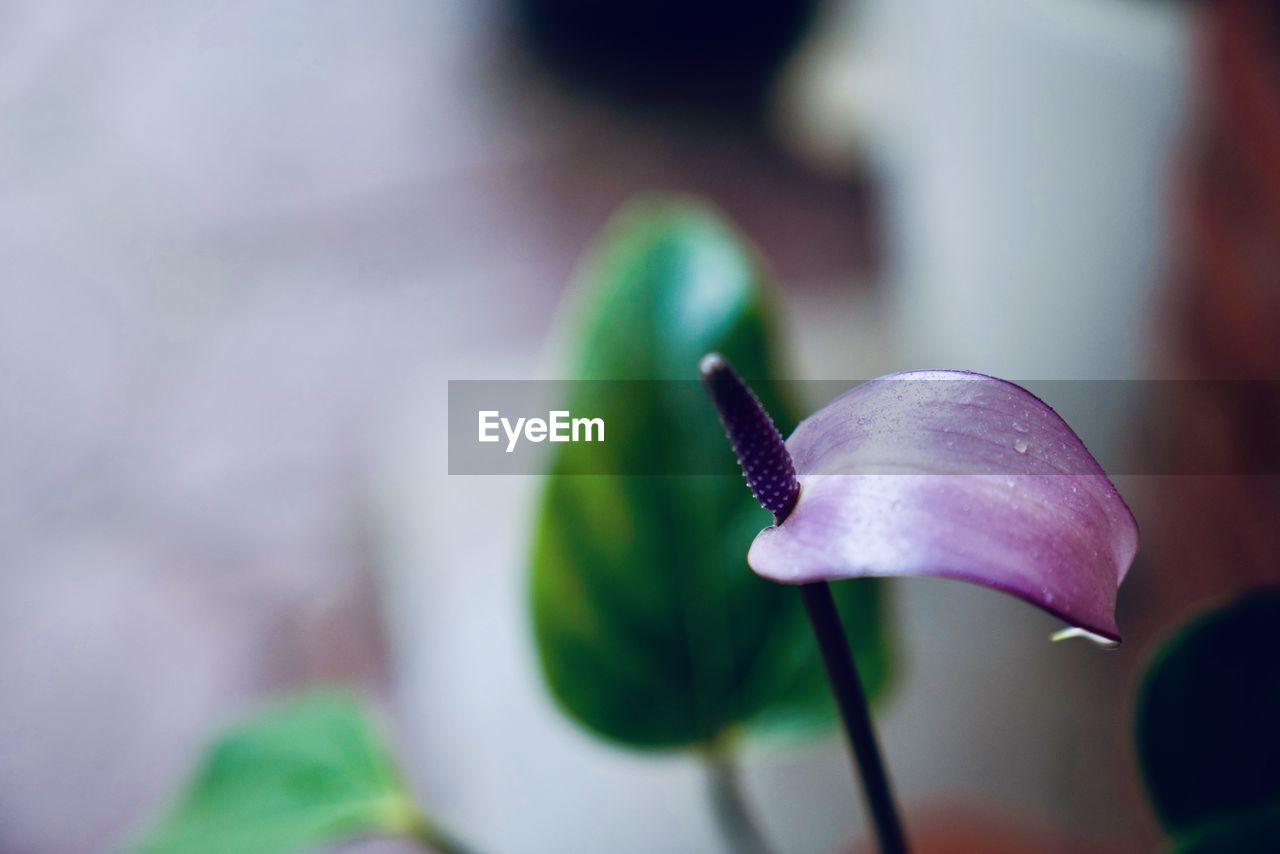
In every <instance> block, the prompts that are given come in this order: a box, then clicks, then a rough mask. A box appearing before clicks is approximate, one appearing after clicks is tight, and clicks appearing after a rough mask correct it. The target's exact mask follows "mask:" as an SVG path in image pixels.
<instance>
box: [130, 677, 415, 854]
mask: <svg viewBox="0 0 1280 854" xmlns="http://www.w3.org/2000/svg"><path fill="white" fill-rule="evenodd" d="M422 827H423V819H422V816H421V814H420V813H419V811H418V808H417V807H416V806H415V804H414V803H413V800H412V799H411V797H410V795H409V793H408V792H407V790H406V789H405V786H404V784H403V782H402V779H401V775H400V772H399V771H398V769H397V767H396V765H395V763H394V762H393V761H392V760H391V758H390V757H389V756H388V754H387V752H386V750H385V748H384V746H383V744H382V741H381V739H380V738H379V737H378V734H377V731H376V729H375V727H374V726H373V725H372V723H371V722H370V721H369V720H368V718H367V717H366V715H365V713H364V711H363V710H362V708H361V706H360V704H359V703H358V702H357V701H356V700H354V699H353V698H351V697H348V696H345V695H341V694H336V693H319V694H313V695H309V696H306V697H303V698H300V699H296V700H293V701H291V702H287V703H285V704H282V705H279V706H276V707H274V708H271V709H269V710H267V711H264V712H262V713H260V714H259V715H257V716H256V717H253V718H251V719H249V720H247V721H245V722H243V723H241V724H239V725H236V726H234V727H232V728H230V729H228V730H227V731H225V732H224V733H223V734H222V735H221V736H220V737H219V738H218V739H217V740H216V741H215V742H214V743H213V744H212V745H210V746H209V748H208V749H207V750H206V752H205V754H204V757H203V759H202V760H201V762H200V764H199V767H198V768H197V770H196V773H195V776H194V778H193V779H192V780H191V782H190V784H189V785H188V787H187V789H186V791H185V792H184V793H183V794H182V796H181V798H180V799H179V801H178V803H177V804H176V805H175V807H174V808H173V809H172V811H171V812H170V813H169V814H168V815H167V816H165V817H164V819H162V820H161V822H160V823H159V825H158V826H156V827H155V828H154V830H153V831H152V832H151V833H150V834H149V835H148V836H147V837H146V838H145V839H144V840H143V842H142V843H141V844H140V845H138V846H137V847H136V848H135V849H134V850H135V851H136V852H137V854H236V852H246V854H247V852H253V854H273V852H281V854H283V852H291V851H297V850H298V849H301V848H304V847H308V846H313V845H318V844H322V843H326V842H333V841H337V840H341V839H346V838H350V837H353V836H360V835H370V834H387V835H390V834H413V833H417V832H420V830H421V829H422Z"/></svg>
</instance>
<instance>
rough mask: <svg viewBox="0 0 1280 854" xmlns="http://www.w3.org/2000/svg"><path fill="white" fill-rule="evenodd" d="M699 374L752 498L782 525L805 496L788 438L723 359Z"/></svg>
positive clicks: (705, 360)
mask: <svg viewBox="0 0 1280 854" xmlns="http://www.w3.org/2000/svg"><path fill="white" fill-rule="evenodd" d="M698 370H699V372H701V374H702V381H703V383H704V384H705V385H706V387H707V393H708V394H709V395H711V401H712V402H713V403H714V404H715V407H716V411H717V412H718V413H719V414H720V423H721V424H723V425H724V431H725V433H727V434H728V435H729V443H730V444H731V445H733V452H734V453H735V454H737V456H738V463H739V464H740V465H741V466H742V474H743V475H744V476H745V477H746V479H747V486H749V487H750V488H751V494H752V495H754V496H755V497H756V501H759V502H760V506H762V507H764V509H766V510H768V511H769V512H770V513H772V514H773V518H774V520H775V521H776V522H777V523H778V524H781V523H782V521H783V520H784V519H786V518H787V515H788V514H789V513H790V512H791V510H792V508H794V507H795V506H796V499H798V498H799V497H800V481H799V480H798V479H797V478H796V467H795V464H794V463H793V462H792V461H791V454H790V453H789V452H788V451H787V446H786V443H785V442H783V440H782V434H781V433H779V432H778V428H777V427H776V426H774V423H773V419H772V418H770V417H769V413H768V412H765V409H764V406H763V405H761V403H760V399H759V398H758V397H756V395H755V392H753V391H752V390H751V388H750V387H749V386H748V385H747V384H746V383H745V382H744V381H743V379H742V377H740V376H738V374H737V372H736V371H735V370H734V369H733V367H732V366H731V365H730V364H729V362H728V361H727V360H726V359H725V358H724V357H723V356H721V355H720V354H719V353H708V354H707V355H706V356H703V357H702V361H701V362H700V363H699V364H698Z"/></svg>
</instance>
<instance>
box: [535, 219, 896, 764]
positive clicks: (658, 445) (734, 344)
mask: <svg viewBox="0 0 1280 854" xmlns="http://www.w3.org/2000/svg"><path fill="white" fill-rule="evenodd" d="M581 285H582V291H583V292H582V293H581V295H580V298H581V302H580V303H579V305H578V308H579V311H580V312H581V313H580V314H579V315H578V317H577V318H576V319H577V320H578V323H579V324H580V325H579V327H578V328H579V329H580V334H579V339H578V340H579V342H580V348H579V351H578V353H577V356H576V362H575V369H574V376H573V377H572V378H574V379H580V380H656V381H657V382H643V383H620V384H618V385H617V386H616V392H615V393H614V394H613V395H612V396H611V397H610V396H609V395H607V394H606V395H605V396H604V397H602V396H601V394H599V392H598V388H596V389H595V390H594V391H595V393H594V394H593V396H592V398H591V400H590V405H591V406H592V407H593V409H592V412H591V414H592V415H603V417H604V418H605V421H606V423H607V424H608V425H609V430H610V433H609V437H608V442H607V443H605V444H604V445H594V446H587V445H561V446H559V452H558V454H557V456H556V458H555V460H554V464H553V475H552V477H550V478H549V479H548V483H547V487H546V491H545V494H544V496H543V500H542V506H541V512H540V514H539V519H538V523H537V530H536V536H535V547H534V557H533V566H532V599H533V603H532V604H533V621H534V629H535V633H536V637H537V642H538V649H539V652H540V655H541V659H542V664H543V670H544V673H545V676H546V679H547V682H548V684H549V686H550V688H551V690H552V692H553V694H554V695H555V696H556V698H557V699H558V700H559V702H560V703H561V705H562V706H563V707H564V708H565V709H566V710H567V711H568V712H569V713H570V714H571V715H572V716H573V717H574V718H575V719H577V720H578V721H580V722H581V723H583V724H585V725H586V726H587V727H589V728H590V729H591V730H593V731H595V732H596V733H598V734H601V735H603V736H606V737H608V738H610V739H613V740H616V741H620V742H624V743H627V744H630V745H633V746H644V747H663V746H668V747H669V746H690V745H696V744H700V743H701V744H705V743H709V742H712V741H717V740H719V739H721V738H723V737H725V736H726V735H728V734H729V733H730V732H731V731H732V730H734V729H736V728H738V727H740V726H743V725H746V724H763V723H766V722H769V723H777V724H797V723H801V722H806V723H811V722H815V721H825V720H827V719H829V716H830V714H831V706H830V699H829V692H828V690H827V688H826V685H825V683H824V681H823V677H822V672H821V667H820V663H819V660H818V657H817V651H816V648H815V646H814V643H813V640H812V638H811V636H810V634H809V630H808V627H807V625H806V623H805V620H804V614H803V609H802V608H801V605H800V602H799V597H798V596H797V595H796V591H794V590H789V589H787V588H785V587H782V586H780V585H774V584H770V583H768V582H765V581H763V580H762V579H760V578H758V577H756V576H755V575H754V574H753V573H752V572H751V571H750V570H749V569H748V567H747V563H746V553H747V548H748V546H749V545H750V543H751V539H752V537H753V536H754V535H755V534H756V533H757V532H758V531H759V530H760V529H761V528H762V527H763V526H765V525H767V524H768V522H769V515H768V513H766V512H765V511H763V510H761V509H760V507H759V506H758V505H757V504H756V503H755V501H754V500H753V499H752V498H751V495H750V493H749V492H748V491H747V489H746V488H745V487H744V486H743V484H742V480H741V476H740V475H739V474H738V473H737V466H736V464H735V463H734V461H733V457H732V453H731V451H730V449H729V447H728V444H727V443H726V442H725V440H724V434H723V432H722V430H721V428H720V424H719V422H718V420H717V418H716V414H715V411H714V409H713V408H712V407H711V406H710V404H709V403H708V402H707V399H706V398H705V396H704V395H703V393H702V390H701V388H700V387H699V385H698V383H697V382H696V380H697V377H698V374H697V368H698V361H699V359H700V357H701V356H702V354H704V353H706V352H708V351H710V350H718V351H720V352H723V353H724V354H726V356H728V357H729V358H731V359H732V360H733V361H734V364H735V365H736V366H738V368H739V369H740V370H741V371H742V372H743V374H744V375H745V376H746V377H748V378H749V379H751V380H752V381H753V384H754V385H755V387H756V388H757V390H758V391H759V392H760V394H761V397H762V399H763V400H764V401H765V403H766V405H767V406H768V407H769V408H770V410H771V411H772V412H773V413H774V414H775V417H777V418H778V419H779V421H780V422H781V423H783V424H784V425H789V423H793V422H792V421H791V418H792V416H791V415H790V413H791V411H792V410H791V408H790V407H789V406H787V405H785V402H784V401H783V399H782V396H781V395H780V394H779V391H778V387H777V384H776V382H774V381H773V380H774V379H775V374H774V370H775V362H774V348H773V346H772V341H771V334H770V329H769V323H768V322H767V317H768V315H769V312H770V307H769V305H768V303H767V296H766V289H765V286H764V284H763V281H762V274H761V272H760V269H759V267H758V266H757V264H756V263H755V260H754V258H753V257H752V256H751V254H750V252H749V251H748V250H747V249H746V248H745V247H744V246H743V244H742V242H741V241H740V240H739V239H738V237H737V236H736V235H735V234H734V233H733V232H732V231H731V230H730V229H729V228H728V227H727V226H726V225H725V224H724V223H723V222H722V221H721V220H720V219H719V218H718V217H716V216H715V215H714V214H712V213H710V212H709V211H707V210H705V209H704V208H702V207H699V206H696V205H692V204H689V203H685V202H680V201H662V200H659V201H650V202H646V203H642V204H639V205H636V206H633V207H632V208H631V209H629V210H628V211H627V212H626V213H624V214H623V215H622V216H621V217H620V218H619V220H618V221H616V222H615V224H614V225H613V226H612V227H611V228H610V229H609V231H608V233H607V234H606V236H605V237H604V239H603V242H602V244H601V249H600V250H599V252H598V254H597V255H596V256H595V257H594V258H593V259H592V260H591V262H590V263H589V265H588V266H587V268H586V270H585V274H584V277H583V281H582V283H581ZM667 381H672V382H667ZM679 381H685V382H679ZM598 385H599V384H596V386H598ZM578 403H581V402H580V401H579V402H578ZM568 404H569V408H570V409H572V410H574V411H575V414H576V413H577V411H578V409H579V407H577V406H575V402H574V401H569V402H568ZM601 409H603V410H604V411H600V410H601ZM589 454H590V455H599V454H606V455H616V456H615V458H614V459H615V462H616V465H615V466H613V467H612V470H617V471H635V470H636V461H637V460H645V461H651V462H652V469H653V470H654V471H662V472H677V471H693V470H706V465H705V462H704V461H706V460H721V461H723V467H722V468H721V469H719V470H722V471H723V472H724V474H723V475H697V476H690V475H685V476H679V475H652V476H643V475H631V476H621V475H600V474H591V475H576V476H575V475H574V474H573V473H574V472H575V471H591V472H599V471H602V470H608V469H609V468H610V467H609V466H608V465H602V461H601V459H600V458H599V456H595V457H590V458H588V456H587V455H589ZM587 459H590V460H591V462H590V463H589V464H588V463H587V462H585V461H586V460H587ZM689 461H693V462H689ZM604 462H606V463H607V460H606V461H604ZM841 593H842V597H843V599H844V600H845V602H844V603H843V604H844V606H845V609H846V611H845V613H846V616H847V618H848V622H849V631H850V633H851V635H852V638H853V640H852V643H853V644H854V646H855V647H856V649H857V652H858V656H859V662H860V663H861V664H862V665H863V668H864V670H865V671H866V674H865V675H866V678H867V681H868V683H869V687H870V688H871V689H872V690H873V691H874V690H876V689H877V688H879V687H880V686H881V685H882V684H883V682H884V679H885V676H886V659H885V654H884V644H883V642H882V640H881V638H882V636H883V616H882V611H881V607H880V599H879V590H878V589H877V587H876V586H875V585H874V584H869V583H868V584H856V585H849V586H848V589H846V590H844V591H841Z"/></svg>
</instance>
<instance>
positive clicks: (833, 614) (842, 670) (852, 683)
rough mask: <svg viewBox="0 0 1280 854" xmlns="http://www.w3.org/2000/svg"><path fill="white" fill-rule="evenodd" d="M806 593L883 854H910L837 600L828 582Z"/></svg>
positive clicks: (805, 588)
mask: <svg viewBox="0 0 1280 854" xmlns="http://www.w3.org/2000/svg"><path fill="white" fill-rule="evenodd" d="M800 593H801V596H802V597H803V599H804V607H805V610H806V611H807V612H808V613H809V622H810V623H811V624H812V626H813V633H814V635H815V636H816V637H817V639H818V648H819V649H820V650H821V651H822V663H823V664H824V665H826V668H827V679H828V680H829V681H830V682H831V690H832V692H833V693H834V694H835V697H836V705H837V706H839V708H840V717H841V719H842V720H843V721H844V730H845V733H846V735H848V737H849V746H850V748H851V749H852V752H853V759H854V762H855V763H856V765H857V768H858V772H859V776H860V777H861V779H862V794H863V796H864V797H865V798H866V802H867V810H868V812H870V814H871V820H872V824H873V825H874V826H875V831H876V839H877V841H878V842H879V843H880V851H881V852H882V854H905V852H906V851H907V840H906V836H905V834H904V833H903V830H902V822H901V821H900V820H899V818H898V808H897V806H896V805H895V803H894V800H893V791H892V790H891V788H890V786H889V776H888V774H887V773H886V772H885V767H884V761H883V760H882V759H881V758H880V748H879V746H878V745H877V744H876V734H875V730H874V729H873V728H872V724H871V712H870V711H869V710H868V708H867V698H866V695H865V694H864V693H863V692H862V683H861V682H860V681H859V680H858V669H857V665H856V664H855V663H854V660H853V653H852V651H850V649H849V641H848V640H847V639H846V638H845V634H844V627H843V626H841V624H840V614H839V613H838V612H837V611H836V603H835V600H834V599H832V598H831V588H830V587H828V586H827V583H826V582H825V581H819V582H815V583H813V584H804V585H801V587H800Z"/></svg>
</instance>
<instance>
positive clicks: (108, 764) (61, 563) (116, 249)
mask: <svg viewBox="0 0 1280 854" xmlns="http://www.w3.org/2000/svg"><path fill="white" fill-rule="evenodd" d="M507 39H508V36H507V34H506V31H505V29H504V24H503V22H502V20H501V19H500V16H499V15H498V9H497V7H495V5H494V4H492V3H470V2H465V1H464V0H453V2H441V3H426V2H418V0H380V2H369V3H359V4H357V3H320V4H316V3H303V2H295V0H284V2H268V3H259V4H252V5H247V6H246V5H243V4H230V3H223V2H199V3H161V2H140V0H128V2H122V3H117V4H111V5H110V6H109V7H107V6H98V5H95V4H88V3H61V2H40V3H37V2H25V3H18V4H9V5H8V6H7V7H6V8H4V10H3V11H0V264H2V265H3V267H2V269H3V284H2V285H0V288H2V291H0V295H2V296H3V303H2V307H0V483H2V484H3V486H0V697H2V698H3V700H2V701H0V851H4V852H23V854H25V853H26V852H31V853H32V854H56V852H84V851H98V850H106V849H109V848H112V847H114V846H116V845H118V844H119V843H120V841H121V840H122V839H124V838H126V837H127V835H128V834H129V833H131V832H133V831H135V830H136V828H137V826H138V823H139V822H140V821H143V820H145V818H146V816H148V815H150V814H152V813H153V812H154V811H155V810H156V809H157V808H158V806H159V805H160V804H162V803H163V800H164V798H165V796H166V794H167V793H168V792H170V791H171V790H172V788H173V787H174V785H175V784H176V783H177V782H178V781H179V780H180V779H181V777H182V776H183V775H184V774H185V772H186V770H187V768H188V766H189V763H190V762H191V760H192V758H193V756H194V754H195V752H196V751H197V750H198V748H199V746H200V744H201V743H202V742H203V740H204V739H205V737H206V736H207V734H208V732H209V731H210V730H211V728H213V727H214V726H216V725H217V724H218V723H219V722H221V721H223V720H224V719H225V718H226V716H227V715H229V714H232V713H235V712H237V711H239V710H241V709H242V708H244V706H245V704H246V703H249V702H251V701H252V700H253V699H255V698H258V697H260V696H263V695H267V694H270V693H272V692H275V691H277V690H281V689H284V688H287V687H290V686H293V685H297V684H300V683H303V682H306V681H308V680H312V679H317V678H337V679H343V680H348V681H353V682H356V683H357V684H360V685H363V686H364V687H365V688H367V689H369V690H371V691H374V692H376V691H378V690H380V689H381V688H382V687H383V686H384V685H385V672H386V668H387V665H386V662H385V661H384V659H385V653H384V643H383V641H382V639H381V636H380V629H379V626H378V615H377V608H376V604H375V603H376V598H377V597H376V594H375V593H374V592H373V591H372V590H371V586H372V583H373V582H372V581H371V574H370V573H369V572H368V565H369V563H370V560H371V559H372V558H371V554H372V553H373V552H374V551H375V550H374V549H373V548H371V546H370V543H369V542H368V538H369V530H370V526H369V524H368V520H367V518H366V516H367V513H368V512H369V510H368V506H367V502H366V491H367V479H368V469H369V459H370V456H371V455H372V454H373V452H374V449H373V445H374V443H375V440H376V437H377V436H378V435H379V430H380V429H381V425H382V423H383V420H384V418H386V417H387V416H388V413H393V412H395V411H396V409H397V408H398V406H399V400H400V396H401V394H402V393H403V392H404V390H405V389H406V388H410V387H412V386H414V385H415V383H417V382H418V380H419V378H420V377H422V376H423V375H438V374H439V373H440V367H439V366H440V363H441V362H447V361H448V360H449V358H450V355H451V352H452V350H451V347H452V346H453V345H455V344H458V343H460V342H463V341H466V342H468V345H469V347H470V348H471V349H473V350H474V348H475V345H476V342H477V340H479V341H480V342H481V343H482V345H483V347H485V348H488V349H491V350H492V352H494V353H501V354H504V355H505V357H507V358H511V357H512V356H522V357H523V358H532V357H533V355H534V354H535V353H536V352H537V351H538V350H539V348H540V347H541V345H542V340H543V338H544V336H545V334H546V330H547V327H548V324H549V323H550V319H551V315H552V311H553V308H554V305H555V303H556V300H557V298H558V296H559V293H560V291H561V289H562V287H563V285H564V283H565V281H566V280H567V278H568V277H569V275H570V273H571V270H572V268H573V264H574V262H575V259H576V257H577V255H578V253H579V251H580V249H581V248H582V246H583V245H584V244H585V243H586V242H587V241H588V240H589V238H590V236H591V235H592V234H593V233H594V232H595V231H596V229H597V228H599V226H600V224H601V222H602V221H603V219H604V218H605V217H606V216H607V215H608V214H609V213H610V212H611V211H612V210H613V209H614V208H616V206H617V205H618V204H620V203H621V202H622V201H623V200H624V199H625V198H626V197H627V196H628V195H630V194H631V193H632V192H633V191H636V190H640V189H647V188H653V187H657V188H671V189H681V190H693V191H699V192H704V193H706V194H708V195H710V196H711V197H712V198H713V199H714V200H716V201H718V202H719V203H721V204H723V205H725V206H727V207H728V208H729V209H730V211H731V213H732V214H733V215H734V216H735V217H736V218H737V219H739V220H740V221H741V223H742V224H743V225H744V226H745V227H746V228H747V230H748V231H750V232H751V233H752V234H753V235H755V236H757V237H759V238H761V239H762V242H763V243H764V248H765V250H766V252H767V254H768V255H769V257H770V258H771V261H772V262H773V265H774V266H775V268H776V269H777V270H778V272H779V274H780V275H781V277H782V278H784V279H786V280H788V281H791V282H820V283H829V282H834V281H849V280H851V279H853V278H854V275H853V274H855V273H856V272H857V271H858V270H859V269H860V267H861V265H862V263H863V261H864V254H863V250H862V248H861V246H860V244H859V240H858V239H856V234H857V232H858V230H859V227H860V222H861V215H862V213H863V205H864V201H863V199H862V198H860V197H859V195H858V194H856V193H852V192H850V191H848V190H847V189H843V188H838V187H830V186H827V185H824V184H821V183H818V182H816V181H814V180H813V179H811V178H808V177H806V176H805V175H804V174H803V173H800V172H798V171H793V169H792V167H790V166H789V165H787V164H786V163H785V162H784V161H782V160H781V159H780V158H777V157H776V156H775V155H773V154H772V153H770V152H769V151H768V150H767V149H766V148H765V147H763V146H762V145H760V144H759V143H758V142H756V141H753V140H751V139H749V138H745V137H744V136H743V135H742V134H741V133H738V132H736V131H734V130H732V129H720V130H716V129H714V128H704V129H701V130H699V129H691V128H685V129H675V128H671V127H663V126H659V125H655V124H653V123H651V122H645V121H640V120H630V119H626V118H624V117H622V116H621V115H620V114H617V113H614V112H611V111H608V110H603V109H599V108H596V107H592V106H584V105H580V104H576V103H574V102H572V101H569V100H567V99H565V98H563V97H562V96H560V95H558V94H557V93H556V92H555V91H554V89H553V87H551V86H550V85H548V84H547V82H546V81H545V80H543V79H542V78H541V75H539V74H538V73H536V72H535V71H532V70H531V69H529V68H528V67H527V66H524V65H522V64H521V60H519V58H518V57H516V56H513V55H512V51H510V50H509V44H508V41H507ZM468 370H469V368H468V366H467V365H466V364H456V363H454V364H451V365H450V368H449V371H450V372H452V373H451V375H453V376H457V377H459V378H465V377H466V376H468ZM850 370H853V369H852V368H851V369H850ZM836 373H841V372H840V371H837V372H836ZM72 817H74V818H72Z"/></svg>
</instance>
